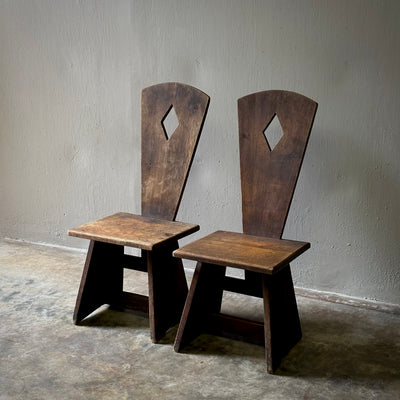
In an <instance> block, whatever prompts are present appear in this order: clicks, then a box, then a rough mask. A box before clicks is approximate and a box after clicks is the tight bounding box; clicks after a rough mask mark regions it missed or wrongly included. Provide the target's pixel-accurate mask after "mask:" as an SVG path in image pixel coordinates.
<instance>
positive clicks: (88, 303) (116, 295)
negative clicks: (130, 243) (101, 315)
mask: <svg viewBox="0 0 400 400" xmlns="http://www.w3.org/2000/svg"><path fill="white" fill-rule="evenodd" d="M123 253H124V248H123V246H117V245H114V244H110V243H102V242H97V241H93V240H92V241H90V245H89V249H88V253H87V257H86V262H85V267H84V270H83V274H82V279H81V284H80V287H79V292H78V297H77V299H76V305H75V311H74V317H73V321H74V323H75V324H77V323H78V322H80V321H82V320H83V319H84V318H86V317H87V316H88V315H89V314H91V313H92V312H93V311H95V310H96V309H97V308H98V307H100V306H102V305H103V304H111V305H114V304H118V303H119V302H120V301H121V296H122V288H123V268H122V263H121V260H122V257H121V256H122V255H123Z"/></svg>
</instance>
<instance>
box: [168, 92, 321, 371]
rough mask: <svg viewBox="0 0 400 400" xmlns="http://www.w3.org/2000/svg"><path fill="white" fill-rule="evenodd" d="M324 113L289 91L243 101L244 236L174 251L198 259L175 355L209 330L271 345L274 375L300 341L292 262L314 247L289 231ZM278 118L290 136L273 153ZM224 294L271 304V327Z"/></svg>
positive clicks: (218, 236)
mask: <svg viewBox="0 0 400 400" xmlns="http://www.w3.org/2000/svg"><path fill="white" fill-rule="evenodd" d="M316 110H317V103H315V102H314V101H312V100H310V99H308V98H306V97H304V96H302V95H300V94H297V93H293V92H287V91H277V90H276V91H275V90H272V91H264V92H259V93H253V94H250V95H248V96H245V97H242V98H240V99H239V100H238V113H239V144H240V171H241V188H242V221H243V233H234V232H226V231H217V232H215V233H212V234H210V235H208V236H206V237H204V238H202V239H199V240H197V241H195V242H193V243H189V244H188V245H186V246H183V247H182V248H180V249H178V250H175V251H174V256H175V257H178V258H185V259H189V260H195V261H197V266H196V269H195V273H194V276H193V280H192V284H191V287H190V291H189V294H188V298H187V301H186V304H185V307H184V310H183V314H182V319H181V322H180V324H179V328H178V332H177V336H176V340H175V346H174V348H175V351H180V350H181V348H182V347H183V346H185V345H186V344H188V343H189V342H190V341H191V340H192V339H193V338H194V337H196V336H197V335H199V334H200V333H202V332H204V333H211V334H217V335H222V336H228V337H231V338H234V339H239V340H245V341H250V342H254V343H258V344H263V345H265V351H266V361H267V369H268V372H269V373H273V372H274V371H275V370H276V368H277V367H278V366H279V364H280V362H281V360H282V358H283V357H284V356H285V355H286V354H287V353H288V352H289V350H290V349H291V348H292V347H293V346H294V345H295V344H296V343H297V342H298V340H300V338H301V327H300V319H299V314H298V310H297V304H296V299H295V294H294V289H293V282H292V276H291V271H290V266H289V263H290V262H291V261H292V260H294V259H295V258H296V257H297V256H299V255H300V254H302V253H303V252H304V251H306V250H307V249H308V248H309V247H310V244H309V243H306V242H298V241H290V240H283V239H282V233H283V229H284V226H285V222H286V218H287V215H288V212H289V207H290V203H291V201H292V197H293V193H294V189H295V186H296V182H297V178H298V175H299V172H300V167H301V164H302V161H303V157H304V152H305V149H306V146H307V142H308V138H309V134H310V132H311V128H312V125H313V121H314V116H315V113H316ZM274 118H278V120H279V122H280V124H281V127H282V132H283V136H282V137H281V139H280V140H279V141H278V143H277V144H276V146H275V147H274V148H272V146H271V145H270V144H269V142H268V139H267V137H266V134H267V133H268V131H267V128H268V127H269V126H270V124H271V122H272V120H273V119H274ZM264 133H265V134H264ZM227 266H229V267H234V268H239V269H242V270H244V271H245V276H244V279H240V278H235V277H229V276H226V273H225V272H226V267H227ZM224 290H227V291H231V292H236V293H241V294H245V295H250V296H256V297H261V298H263V304H264V321H263V322H257V321H250V320H247V319H244V318H238V317H234V316H230V315H226V314H222V313H221V302H222V295H223V291H224Z"/></svg>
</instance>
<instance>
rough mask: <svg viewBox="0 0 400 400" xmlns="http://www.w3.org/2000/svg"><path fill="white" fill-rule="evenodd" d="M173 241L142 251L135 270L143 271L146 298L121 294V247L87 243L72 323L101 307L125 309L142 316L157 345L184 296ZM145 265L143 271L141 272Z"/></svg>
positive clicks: (183, 281) (174, 321)
mask: <svg viewBox="0 0 400 400" xmlns="http://www.w3.org/2000/svg"><path fill="white" fill-rule="evenodd" d="M177 247H178V243H177V241H173V242H172V243H170V244H169V245H166V246H162V247H159V248H157V249H153V250H149V251H144V252H143V253H144V255H143V257H144V258H145V263H144V262H143V260H142V258H138V267H137V268H135V266H134V265H129V268H130V269H137V270H141V271H143V270H147V273H148V282H149V296H148V297H147V296H142V295H138V294H134V293H129V292H124V291H123V270H124V267H125V265H126V263H127V256H126V255H125V254H124V246H121V245H116V244H110V243H104V242H99V241H95V240H91V242H90V245H89V249H88V253H87V257H86V262H85V266H84V270H83V274H82V280H81V284H80V288H79V292H78V296H77V300H76V306H75V311H74V316H73V320H74V323H75V324H77V323H79V322H80V321H82V320H83V319H84V318H86V317H87V316H88V315H89V314H91V313H92V312H94V311H95V310H96V309H97V308H99V307H100V306H102V305H103V304H109V305H110V306H111V307H112V308H117V309H124V308H128V309H130V310H133V311H135V312H138V313H141V314H146V315H148V316H149V319H150V334H151V339H152V341H153V342H158V341H159V340H160V339H161V338H162V337H163V336H164V335H165V333H166V332H167V331H168V329H170V328H171V327H173V326H174V325H176V324H177V323H178V322H179V319H180V316H181V313H182V309H183V306H184V303H185V299H186V296H187V293H188V288H187V283H186V278H185V273H184V270H183V265H182V261H181V260H179V259H176V258H173V257H172V252H173V250H175V249H176V248H177ZM144 265H145V268H144Z"/></svg>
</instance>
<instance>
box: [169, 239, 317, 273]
mask: <svg viewBox="0 0 400 400" xmlns="http://www.w3.org/2000/svg"><path fill="white" fill-rule="evenodd" d="M309 247H310V244H309V243H306V242H298V241H293V240H282V239H271V238H266V237H260V236H251V235H244V234H241V233H235V232H225V231H217V232H214V233H212V234H210V235H208V236H206V237H204V238H201V239H199V240H196V241H195V242H192V243H189V244H187V245H186V246H184V247H182V248H180V249H178V250H175V251H174V256H175V257H179V258H186V259H189V260H195V261H200V262H205V263H210V264H217V265H222V266H229V267H236V268H241V269H246V270H249V271H254V272H260V273H264V274H273V273H276V272H278V271H279V270H280V269H281V268H283V267H285V266H286V265H287V264H289V263H290V262H291V261H292V260H293V259H295V258H296V257H297V256H299V255H300V254H301V253H304V252H305V251H306V250H307V249H308V248H309Z"/></svg>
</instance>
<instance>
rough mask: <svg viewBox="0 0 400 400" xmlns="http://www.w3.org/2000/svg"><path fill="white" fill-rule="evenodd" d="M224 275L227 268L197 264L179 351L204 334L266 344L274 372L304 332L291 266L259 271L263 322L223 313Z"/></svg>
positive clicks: (177, 345)
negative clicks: (273, 270)
mask: <svg viewBox="0 0 400 400" xmlns="http://www.w3.org/2000/svg"><path fill="white" fill-rule="evenodd" d="M224 278H225V267H222V266H219V265H215V264H207V263H198V264H197V267H196V270H195V274H194V276H193V280H192V285H191V288H190V291H189V294H188V298H187V300H186V304H185V307H184V310H183V314H182V319H181V322H180V325H179V328H178V332H177V336H176V340H175V345H174V349H175V351H177V352H179V351H180V350H181V349H182V348H183V347H184V346H185V345H187V344H188V343H189V342H190V341H191V340H193V339H194V338H195V337H196V336H198V335H199V334H200V333H212V334H215V335H219V336H225V337H230V338H233V339H239V340H243V341H249V342H252V343H256V344H264V345H265V353H266V362H267V370H268V372H269V373H274V372H275V370H276V369H277V368H278V366H279V364H280V363H281V360H282V359H283V357H284V356H285V355H286V354H287V353H288V352H289V351H290V350H291V349H292V347H293V346H294V345H295V344H296V343H297V342H298V341H299V340H300V339H301V335H302V334H301V326H300V319H299V314H298V310H297V304H296V298H295V294H294V288H293V281H292V276H291V271H290V266H289V265H287V266H286V267H285V268H283V269H281V270H280V271H279V272H278V273H276V274H273V275H267V274H258V278H259V285H260V286H261V287H262V293H263V302H264V322H263V323H260V322H256V321H250V320H246V319H243V318H237V317H232V316H227V315H224V314H221V313H220V309H221V301H222V292H223V288H224V285H223V283H224Z"/></svg>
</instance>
